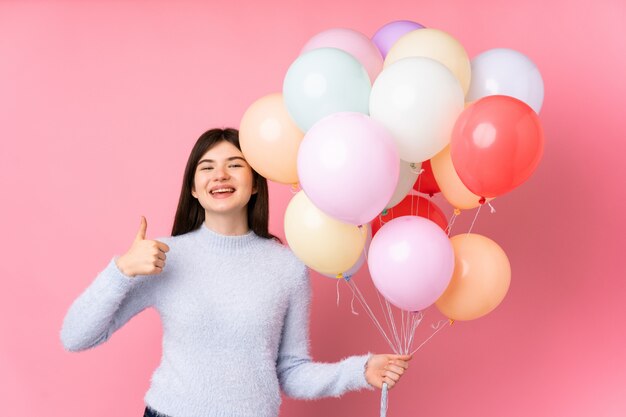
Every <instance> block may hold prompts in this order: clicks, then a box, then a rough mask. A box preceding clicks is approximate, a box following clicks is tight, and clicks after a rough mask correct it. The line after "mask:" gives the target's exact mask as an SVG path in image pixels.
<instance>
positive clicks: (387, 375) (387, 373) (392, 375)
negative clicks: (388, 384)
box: [385, 371, 400, 382]
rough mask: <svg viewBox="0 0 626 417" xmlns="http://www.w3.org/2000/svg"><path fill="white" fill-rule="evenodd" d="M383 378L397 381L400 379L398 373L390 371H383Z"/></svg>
mask: <svg viewBox="0 0 626 417" xmlns="http://www.w3.org/2000/svg"><path fill="white" fill-rule="evenodd" d="M385 378H389V379H392V380H393V381H396V382H397V381H398V380H399V379H400V375H398V374H396V373H394V372H391V371H385Z"/></svg>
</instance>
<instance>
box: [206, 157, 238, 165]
mask: <svg viewBox="0 0 626 417" xmlns="http://www.w3.org/2000/svg"><path fill="white" fill-rule="evenodd" d="M235 159H241V160H242V161H243V162H247V161H246V160H245V159H243V158H242V157H241V156H231V157H230V158H226V160H227V161H234V160H235ZM203 162H209V163H213V162H215V161H214V160H213V159H201V160H199V161H198V165H200V164H201V163H203Z"/></svg>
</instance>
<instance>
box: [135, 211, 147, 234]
mask: <svg viewBox="0 0 626 417" xmlns="http://www.w3.org/2000/svg"><path fill="white" fill-rule="evenodd" d="M147 229H148V222H147V221H146V218H145V217H144V216H141V223H140V225H139V231H138V232H137V236H135V240H144V239H145V238H146V230H147Z"/></svg>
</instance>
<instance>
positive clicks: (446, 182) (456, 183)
mask: <svg viewBox="0 0 626 417" xmlns="http://www.w3.org/2000/svg"><path fill="white" fill-rule="evenodd" d="M430 166H431V169H432V171H433V175H434V177H435V180H436V181H437V185H439V189H440V190H441V194H443V196H444V197H445V199H446V200H448V203H450V205H452V207H454V208H457V209H460V210H468V209H472V208H475V207H478V206H479V205H480V196H478V195H476V194H474V193H472V192H471V191H470V190H468V189H467V187H466V186H465V184H463V182H462V181H461V178H459V175H458V174H457V173H456V171H455V170H454V166H453V165H452V158H451V157H450V145H448V146H446V147H445V148H444V149H443V150H442V151H441V152H439V153H438V154H437V155H435V156H433V157H432V158H431V159H430Z"/></svg>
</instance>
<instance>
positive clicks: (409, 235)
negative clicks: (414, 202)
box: [367, 216, 454, 311]
mask: <svg viewBox="0 0 626 417" xmlns="http://www.w3.org/2000/svg"><path fill="white" fill-rule="evenodd" d="M367 264H368V266H369V270H370V274H371V275H372V281H373V282H374V285H375V286H376V288H377V289H378V291H379V292H380V293H381V294H382V295H383V296H384V297H385V298H386V299H387V300H388V301H389V302H390V303H392V304H393V305H395V306H396V307H398V308H401V309H402V310H407V311H420V310H423V309H425V308H426V307H428V306H430V305H431V304H433V303H434V302H435V301H437V300H438V299H439V297H440V296H441V295H442V294H443V292H444V291H445V290H446V288H447V287H448V284H449V283H450V280H451V279H452V273H453V272H454V249H453V248H452V244H451V243H450V239H448V236H447V235H446V233H445V232H444V231H443V230H441V228H440V227H439V226H437V224H435V223H434V222H432V221H430V220H427V219H424V218H422V217H418V216H403V217H398V218H396V219H393V220H392V221H390V222H389V223H386V224H385V225H384V226H383V227H381V228H380V230H379V231H378V233H376V235H374V238H373V239H372V243H371V245H370V250H369V257H368V261H367Z"/></svg>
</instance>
